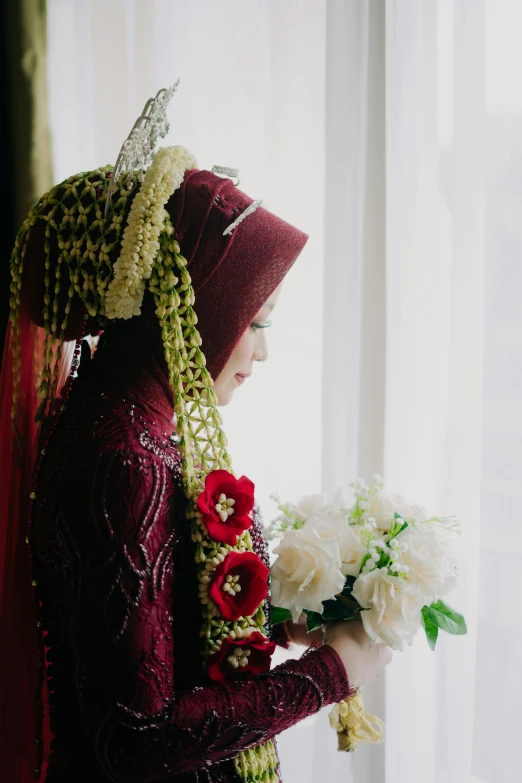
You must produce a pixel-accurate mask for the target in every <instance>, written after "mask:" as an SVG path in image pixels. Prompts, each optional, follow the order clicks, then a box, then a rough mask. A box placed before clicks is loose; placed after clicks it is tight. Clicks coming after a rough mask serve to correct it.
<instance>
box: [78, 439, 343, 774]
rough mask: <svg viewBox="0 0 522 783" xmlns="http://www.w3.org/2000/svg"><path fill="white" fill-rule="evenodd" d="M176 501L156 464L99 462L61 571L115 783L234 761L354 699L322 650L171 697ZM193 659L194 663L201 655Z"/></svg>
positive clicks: (150, 459)
mask: <svg viewBox="0 0 522 783" xmlns="http://www.w3.org/2000/svg"><path fill="white" fill-rule="evenodd" d="M176 492H177V489H176V482H175V481H174V479H173V478H172V474H171V472H169V470H168V469H167V467H166V466H165V464H164V463H163V462H162V461H161V459H160V458H156V457H155V456H154V455H151V454H148V455H147V456H146V457H144V456H143V454H141V453H125V452H122V451H119V452H115V453H109V454H105V455H104V456H103V459H101V460H100V461H99V462H98V463H97V466H96V471H95V473H94V478H93V486H92V488H91V494H90V497H91V500H90V506H89V508H90V512H89V513H90V514H91V522H90V525H91V529H90V530H89V531H87V530H86V529H85V528H86V526H87V521H86V519H84V520H83V522H82V531H81V533H80V534H79V535H77V536H76V538H75V543H74V550H75V556H74V558H73V559H72V560H71V563H70V565H69V567H70V568H71V569H73V573H72V575H71V580H70V581H71V584H73V585H76V586H78V585H80V584H81V592H79V593H78V595H79V596H80V598H79V604H78V607H77V609H76V610H75V613H74V616H73V615H71V617H70V621H71V631H70V632H71V634H72V635H73V636H74V649H75V650H76V651H77V655H78V660H77V663H76V669H77V677H76V687H77V689H78V700H79V703H80V704H81V709H82V715H83V721H84V726H85V731H86V735H87V737H88V738H89V742H90V743H91V746H92V748H93V750H94V753H95V756H96V758H97V761H98V764H99V765H100V766H101V767H102V769H103V770H104V772H105V774H106V775H107V776H108V778H109V779H111V780H113V781H122V783H123V782H124V783H146V782H149V781H156V780H162V779H165V778H168V777H171V776H175V775H178V774H180V773H183V772H189V771H191V770H198V769H201V768H204V767H208V766H210V765H216V764H219V763H223V762H224V761H225V760H231V759H233V758H234V756H236V755H237V754H238V752H240V751H241V750H244V749H247V748H249V747H252V746H254V745H256V744H257V743H259V742H260V741H263V740H267V739H269V738H271V737H273V736H274V735H276V734H278V733H279V732H281V731H283V730H284V729H287V728H288V727H290V726H292V725H294V724H295V723H297V722H298V721H300V720H302V719H303V718H305V717H306V716H308V715H311V714H313V713H315V712H317V711H318V710H319V709H320V708H321V707H322V706H323V705H325V704H330V703H333V702H336V701H339V700H341V699H342V698H344V697H346V696H347V695H348V693H349V692H350V687H349V684H348V681H347V678H346V673H345V669H344V666H343V664H342V662H341V660H340V658H339V656H338V655H337V653H336V652H335V651H334V650H332V649H331V648H330V647H327V646H325V647H322V648H318V649H309V650H307V651H306V652H305V654H304V655H303V656H302V657H301V658H300V659H297V660H290V661H286V662H285V663H283V664H281V665H279V666H277V667H275V668H274V669H272V670H271V671H270V672H267V673H265V674H264V675H260V676H256V677H254V678H252V679H251V680H248V681H243V682H228V683H224V684H219V685H215V686H212V685H207V686H204V687H200V686H196V687H188V688H179V687H177V684H176V683H177V681H179V677H177V674H179V670H178V668H177V667H178V666H184V665H185V664H184V661H185V660H187V658H186V654H185V653H182V650H181V647H182V642H183V631H182V632H181V637H180V629H179V622H181V620H180V618H181V617H183V614H182V611H181V608H182V607H181V604H182V603H183V602H184V594H186V596H187V601H189V600H190V598H189V596H190V595H193V594H194V592H195V591H194V586H193V585H192V584H191V583H189V582H188V581H187V583H186V593H185V592H184V590H185V584H184V580H185V579H186V576H185V575H184V571H183V569H182V566H180V569H181V570H180V571H179V572H178V570H177V567H176V562H177V561H176V556H175V553H176V550H177V548H178V547H179V546H181V545H182V542H183V539H184V537H185V536H186V531H185V530H184V524H185V525H186V523H184V518H183V515H182V514H181V515H180V514H179V513H177V512H176V508H175V498H176ZM189 538H190V537H189ZM78 589H79V588H78ZM176 627H177V628H178V631H177V634H176V633H175V632H174V629H175V628H176ZM187 633H188V631H187ZM180 638H181V643H180ZM177 645H180V649H178V648H177ZM196 647H197V644H196ZM189 652H190V657H191V658H192V660H194V659H196V660H198V650H197V649H192V650H190V651H189ZM198 665H199V664H198ZM220 779H221V778H220ZM224 779H225V777H223V780H224ZM226 779H227V780H228V778H226Z"/></svg>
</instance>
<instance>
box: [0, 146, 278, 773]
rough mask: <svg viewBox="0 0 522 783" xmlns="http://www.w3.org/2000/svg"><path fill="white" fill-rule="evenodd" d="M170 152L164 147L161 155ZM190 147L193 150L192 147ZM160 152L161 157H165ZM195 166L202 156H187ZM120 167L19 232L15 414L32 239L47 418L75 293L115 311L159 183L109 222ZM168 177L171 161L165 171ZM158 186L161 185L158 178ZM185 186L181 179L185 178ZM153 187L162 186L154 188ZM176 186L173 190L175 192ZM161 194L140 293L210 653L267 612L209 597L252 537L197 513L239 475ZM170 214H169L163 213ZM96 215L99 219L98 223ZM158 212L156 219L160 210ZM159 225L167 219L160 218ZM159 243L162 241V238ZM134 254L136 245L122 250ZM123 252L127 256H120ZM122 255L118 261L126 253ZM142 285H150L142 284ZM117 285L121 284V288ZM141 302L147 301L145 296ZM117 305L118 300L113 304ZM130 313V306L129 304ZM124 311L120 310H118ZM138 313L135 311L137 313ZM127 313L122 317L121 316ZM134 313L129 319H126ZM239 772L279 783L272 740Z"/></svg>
mask: <svg viewBox="0 0 522 783" xmlns="http://www.w3.org/2000/svg"><path fill="white" fill-rule="evenodd" d="M161 152H162V150H159V153H161ZM184 152H186V151H184ZM156 155H158V153H156ZM185 160H186V162H192V161H193V159H192V158H191V157H190V156H188V153H187V157H186V159H185ZM111 171H112V167H110V166H107V167H104V168H100V169H97V170H96V171H93V172H87V173H83V174H79V175H75V176H73V177H70V178H69V179H67V180H65V181H64V182H63V183H61V184H60V185H57V186H56V187H54V188H52V189H51V190H50V191H49V192H48V193H47V194H45V195H44V196H43V197H42V198H41V199H40V201H39V202H38V203H37V204H36V206H35V207H34V208H33V209H32V210H31V212H30V213H29V215H28V217H27V219H26V220H25V221H24V223H23V225H22V227H21V229H20V231H19V232H18V235H17V237H16V244H15V248H14V250H13V254H12V257H11V273H12V280H11V299H10V319H11V323H12V330H13V347H12V350H13V368H14V374H15V382H14V398H13V413H12V415H13V418H15V417H16V409H17V398H16V395H17V389H18V386H19V383H18V382H17V380H19V377H20V373H21V355H20V324H19V318H18V315H19V308H20V292H21V285H22V275H23V268H24V260H25V255H26V250H27V240H28V237H29V234H30V231H31V229H32V228H33V226H34V225H35V224H36V222H37V221H38V220H42V221H45V245H44V250H45V281H44V282H45V295H44V306H43V318H44V334H45V337H44V346H43V366H42V368H41V375H40V382H39V386H38V395H39V398H40V400H41V403H40V407H39V411H38V415H37V418H38V420H39V422H40V423H42V422H44V421H45V419H46V417H47V416H48V414H50V413H51V411H52V406H53V403H54V401H55V399H56V396H57V393H58V391H59V390H58V368H59V363H60V362H59V359H60V356H61V352H62V350H63V346H64V334H65V333H66V329H67V321H68V315H69V313H70V310H71V303H72V299H73V297H74V296H75V295H76V296H78V297H79V298H80V299H81V301H82V302H83V304H84V305H85V307H86V309H87V312H88V314H89V315H90V316H97V317H99V318H100V319H102V322H103V318H104V317H106V297H107V291H108V290H109V289H110V288H111V283H112V282H113V281H114V279H115V278H114V267H115V263H117V262H114V255H115V251H117V250H118V249H119V248H120V247H121V245H122V231H123V226H124V223H125V220H126V218H127V217H128V216H129V211H130V210H131V204H132V202H133V200H134V199H136V198H138V197H143V192H141V191H142V189H143V188H144V186H145V188H146V189H147V193H146V194H145V195H147V196H148V195H149V192H148V191H150V189H151V177H148V178H146V179H145V181H144V183H143V185H142V186H141V189H140V192H138V187H137V185H135V184H134V181H133V179H132V177H131V176H130V175H127V176H124V177H122V178H120V180H119V181H118V189H119V198H118V199H114V200H113V203H112V205H111V211H110V213H109V216H108V219H107V221H105V220H104V206H105V199H106V193H107V186H108V178H109V176H110V172H111ZM164 175H165V170H164V167H163V169H162V170H161V176H164ZM152 184H153V183H152ZM178 184H179V183H178ZM152 189H154V188H152ZM172 192H173V191H172ZM164 203H165V201H164V200H163V199H160V200H159V204H158V206H157V210H156V211H157V213H158V214H160V215H161V226H160V230H159V232H158V234H157V247H155V246H154V247H152V248H151V250H152V251H154V252H151V254H150V255H149V259H148V260H149V262H150V267H149V268H146V275H144V274H143V270H142V277H141V278H140V279H139V280H138V285H137V286H135V290H137V291H138V294H139V295H140V296H142V295H143V289H144V285H145V280H148V288H149V290H150V291H151V293H152V294H153V296H154V300H155V305H156V315H157V317H158V320H159V324H160V327H161V333H162V339H163V347H164V353H165V359H166V362H167V366H168V370H169V382H170V385H171V388H172V391H173V394H174V411H175V414H176V417H177V431H178V434H179V436H180V442H179V449H180V452H181V456H182V466H181V471H182V480H183V486H184V491H185V495H186V498H187V518H188V520H189V521H190V526H191V537H192V540H193V541H194V542H195V544H196V553H195V559H196V562H197V563H198V585H199V597H200V600H201V603H202V612H203V625H202V628H201V631H200V636H201V641H202V649H201V654H202V657H203V659H206V658H207V657H208V656H209V655H211V654H212V653H214V652H216V651H218V650H219V649H220V646H221V644H222V642H223V640H224V639H226V638H231V639H235V638H244V637H247V636H249V635H250V633H252V632H253V631H259V632H260V633H261V634H263V635H264V636H265V637H266V634H265V622H266V619H267V618H266V617H265V614H264V612H263V608H262V604H260V606H259V607H258V608H257V610H256V611H255V612H254V613H253V614H252V615H251V616H248V617H240V618H239V619H238V620H236V621H234V622H230V621H227V620H225V619H224V618H222V617H221V616H220V614H219V611H218V609H217V606H216V605H215V604H214V603H213V602H212V600H211V599H210V597H209V595H208V585H209V583H210V581H211V577H212V574H213V572H214V570H215V568H216V566H217V565H218V564H219V563H220V562H222V561H223V560H224V558H225V557H226V555H227V554H228V553H229V552H231V551H236V552H246V551H253V545H252V539H251V536H250V533H249V531H248V530H245V531H244V533H243V534H242V535H240V536H239V537H238V539H237V543H236V545H235V546H229V545H227V544H218V543H217V542H215V541H213V540H212V539H211V538H210V537H209V535H208V531H207V529H206V526H205V524H204V522H203V520H202V517H201V514H200V513H199V512H198V511H197V508H196V501H197V498H198V496H199V494H200V493H201V491H202V490H203V487H204V481H205V476H206V475H207V474H208V473H210V472H211V471H212V470H215V469H225V470H229V471H231V460H230V455H229V453H228V451H227V440H226V437H225V434H224V432H223V429H222V422H221V417H220V414H219V412H218V410H217V407H216V406H217V398H216V395H215V393H214V391H213V389H212V378H211V376H210V374H209V372H208V370H207V368H206V366H205V357H204V355H203V352H202V350H201V342H202V341H201V336H200V334H199V331H198V329H197V316H196V313H195V311H194V300H195V296H194V290H193V287H192V283H191V278H190V274H189V271H188V269H187V264H186V259H185V258H184V257H183V255H182V254H181V252H180V247H179V244H178V242H177V241H176V239H175V236H174V228H173V226H172V224H171V221H170V218H169V217H168V214H167V213H166V211H165V210H164V208H163V205H164ZM160 210H161V212H160ZM93 217H94V219H92V218H93ZM156 217H157V215H156ZM155 225H156V226H157V225H158V223H157V221H156V224H155ZM54 241H55V242H56V244H57V248H58V256H57V260H56V264H55V265H54V279H51V278H52V274H53V264H52V263H51V252H52V247H51V244H52V242H54ZM153 241H154V242H156V238H155V237H154V238H153ZM124 251H125V252H126V253H127V255H128V253H129V248H128V247H127V248H124V249H122V253H123V252H124ZM120 258H121V256H120ZM118 260H119V259H118ZM64 264H65V265H66V268H67V272H68V276H69V280H70V283H69V286H68V290H67V301H66V304H65V309H64V315H63V319H62V320H61V321H60V322H59V310H60V307H59V294H60V291H61V288H62V278H63V269H64ZM142 284H143V289H142V288H141V286H142ZM111 290H113V291H114V285H113V287H112V289H111ZM140 304H141V299H140ZM113 306H114V302H113V303H112V304H111V308H112V307H113ZM124 310H125V313H128V312H129V310H128V308H127V309H125V308H124ZM116 311H117V308H116ZM135 312H136V310H135V309H134V310H133V312H131V314H133V313H135ZM120 314H121V313H120ZM122 317H129V315H128V314H127V315H122ZM234 765H235V769H236V772H237V774H238V776H239V777H240V779H241V780H244V781H249V782H250V781H263V783H277V782H278V780H279V778H278V775H277V772H276V769H277V756H276V752H275V746H274V744H273V742H272V741H271V740H268V741H267V742H264V743H261V744H259V745H257V746H255V747H254V748H251V749H249V750H247V751H243V752H240V753H239V754H238V756H237V757H236V758H235V760H234Z"/></svg>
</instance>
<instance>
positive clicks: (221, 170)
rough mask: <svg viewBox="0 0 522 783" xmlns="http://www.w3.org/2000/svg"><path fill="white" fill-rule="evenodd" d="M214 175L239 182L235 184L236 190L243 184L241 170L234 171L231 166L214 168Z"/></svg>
mask: <svg viewBox="0 0 522 783" xmlns="http://www.w3.org/2000/svg"><path fill="white" fill-rule="evenodd" d="M212 173H213V174H219V175H220V176H222V177H230V179H235V180H237V182H235V183H234V185H235V186H236V188H237V186H238V185H239V183H240V182H241V180H240V179H239V169H233V168H231V167H230V166H212Z"/></svg>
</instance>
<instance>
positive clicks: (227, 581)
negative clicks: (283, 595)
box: [209, 552, 269, 620]
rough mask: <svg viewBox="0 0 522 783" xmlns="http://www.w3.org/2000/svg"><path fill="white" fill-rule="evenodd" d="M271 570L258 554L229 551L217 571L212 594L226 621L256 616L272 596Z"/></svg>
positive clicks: (211, 585) (214, 575)
mask: <svg viewBox="0 0 522 783" xmlns="http://www.w3.org/2000/svg"><path fill="white" fill-rule="evenodd" d="M268 573H269V572H268V568H267V567H266V565H265V564H264V563H263V562H262V560H261V559H260V558H259V557H258V556H257V555H256V554H255V552H229V554H228V555H227V556H226V557H225V559H224V560H223V562H222V563H220V564H219V565H218V566H217V567H216V570H215V571H214V574H213V577H212V582H211V584H210V589H209V595H210V597H211V598H212V600H213V601H214V603H215V604H216V606H217V608H218V609H219V613H220V614H221V616H222V617H224V618H225V619H226V620H238V619H239V618H240V617H247V616H248V615H251V614H253V613H254V612H255V611H256V609H257V608H258V606H259V604H260V603H261V602H262V601H264V599H265V598H266V596H267V593H268Z"/></svg>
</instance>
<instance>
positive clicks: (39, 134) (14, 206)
mask: <svg viewBox="0 0 522 783" xmlns="http://www.w3.org/2000/svg"><path fill="white" fill-rule="evenodd" d="M0 13H1V22H2V24H1V34H0V35H1V39H2V46H1V49H2V54H1V59H0V69H1V80H2V86H3V95H2V98H3V103H4V112H3V113H2V123H1V125H2V130H1V139H2V142H3V143H2V149H3V153H4V180H3V187H2V194H1V207H2V217H3V220H2V237H1V239H0V252H1V255H2V264H1V270H2V271H1V278H0V282H1V291H2V300H1V312H0V316H1V323H2V330H3V329H4V325H5V323H6V321H7V314H8V307H9V298H8V292H9V264H8V261H9V256H10V253H11V250H12V246H13V244H14V238H15V234H16V232H17V230H18V228H19V226H20V224H21V223H22V221H23V220H24V218H25V217H26V215H27V213H28V211H29V209H30V208H31V206H32V205H33V203H34V202H35V201H36V200H37V199H38V198H39V197H40V196H41V194H42V193H45V191H46V190H48V189H49V188H50V187H51V185H52V161H51V143H50V133H49V124H48V109H47V103H48V101H47V4H46V0H17V1H16V2H5V3H2V9H1V12H0ZM3 342H4V341H3V336H2V339H1V344H2V345H3Z"/></svg>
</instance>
